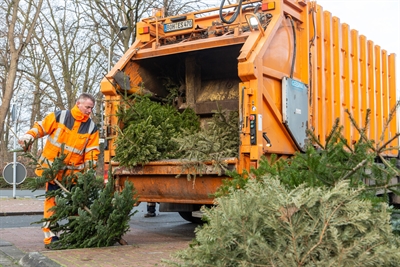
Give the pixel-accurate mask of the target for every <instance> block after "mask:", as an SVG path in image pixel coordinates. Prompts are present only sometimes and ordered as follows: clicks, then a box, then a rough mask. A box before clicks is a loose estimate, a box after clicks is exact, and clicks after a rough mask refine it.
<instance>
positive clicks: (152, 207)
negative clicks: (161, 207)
mask: <svg viewBox="0 0 400 267" xmlns="http://www.w3.org/2000/svg"><path fill="white" fill-rule="evenodd" d="M144 217H146V218H148V217H156V202H147V213H146V214H145V215H144Z"/></svg>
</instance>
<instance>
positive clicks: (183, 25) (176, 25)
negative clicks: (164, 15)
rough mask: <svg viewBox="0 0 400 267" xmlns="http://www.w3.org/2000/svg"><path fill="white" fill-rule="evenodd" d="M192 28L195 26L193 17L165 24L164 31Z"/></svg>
mask: <svg viewBox="0 0 400 267" xmlns="http://www.w3.org/2000/svg"><path fill="white" fill-rule="evenodd" d="M190 28H193V20H192V19H188V20H184V21H178V22H172V23H167V24H164V32H173V31H179V30H183V29H190Z"/></svg>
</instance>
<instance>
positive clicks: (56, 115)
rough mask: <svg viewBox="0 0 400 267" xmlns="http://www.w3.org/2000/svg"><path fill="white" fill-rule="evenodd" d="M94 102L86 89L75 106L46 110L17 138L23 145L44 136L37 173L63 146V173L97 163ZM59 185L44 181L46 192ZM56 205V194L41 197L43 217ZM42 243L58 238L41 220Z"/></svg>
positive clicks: (51, 161) (79, 169)
mask: <svg viewBox="0 0 400 267" xmlns="http://www.w3.org/2000/svg"><path fill="white" fill-rule="evenodd" d="M94 104H95V98H94V97H93V96H92V95H91V94H88V93H82V94H81V95H80V96H79V97H78V99H77V100H76V104H75V106H74V107H73V108H72V109H71V110H62V111H56V112H53V113H50V114H48V115H47V116H46V117H45V118H44V119H43V120H42V121H41V122H35V123H34V125H33V127H32V128H31V129H30V130H28V131H27V132H26V133H25V134H24V135H23V136H21V137H20V138H19V140H18V143H19V144H20V145H21V146H22V147H23V148H24V149H29V147H25V146H26V145H29V144H31V143H32V142H33V140H35V139H37V138H42V137H44V136H47V141H46V145H45V147H44V149H43V153H42V154H41V156H40V158H39V162H40V164H41V165H40V166H38V167H37V168H36V170H35V173H36V175H38V176H41V175H42V172H43V168H46V167H49V165H48V164H50V165H51V164H52V163H53V161H54V159H55V158H56V157H58V156H59V155H60V153H61V149H62V146H63V147H64V154H66V155H67V156H66V158H65V160H64V162H65V164H66V173H65V174H64V175H70V174H73V173H76V172H79V171H83V170H84V169H85V168H87V167H89V166H91V167H94V166H96V161H97V158H98V155H99V153H100V150H99V131H98V129H97V126H96V124H95V123H94V122H93V121H92V120H91V119H90V113H91V112H92V110H93V108H94ZM62 172H63V171H60V172H59V173H58V174H57V176H56V179H57V180H59V181H61V180H62V176H63V173H62ZM57 189H59V186H58V185H57V184H55V183H54V182H47V183H46V193H47V192H48V191H52V190H57ZM55 205H56V203H55V198H54V197H52V198H46V199H45V201H44V214H43V217H44V218H49V217H51V216H52V215H53V213H54V212H53V211H49V209H51V208H52V207H54V206H55ZM42 230H43V233H44V236H45V238H44V244H45V247H46V248H50V244H51V243H52V242H55V241H57V240H59V239H58V237H57V236H56V234H54V233H53V232H52V231H51V229H50V221H48V222H45V223H44V224H43V228H42Z"/></svg>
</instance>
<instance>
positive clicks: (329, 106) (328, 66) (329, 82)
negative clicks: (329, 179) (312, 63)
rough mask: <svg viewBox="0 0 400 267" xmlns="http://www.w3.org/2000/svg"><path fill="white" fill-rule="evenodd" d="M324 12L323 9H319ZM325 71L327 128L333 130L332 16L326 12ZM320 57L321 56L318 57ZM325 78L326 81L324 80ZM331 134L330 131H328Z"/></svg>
mask: <svg viewBox="0 0 400 267" xmlns="http://www.w3.org/2000/svg"><path fill="white" fill-rule="evenodd" d="M319 10H321V11H322V8H319ZM324 43H325V45H324V49H325V58H324V61H325V62H324V63H325V66H324V69H325V75H324V76H322V77H321V79H323V80H324V82H325V86H324V90H325V108H326V126H327V127H328V128H327V129H331V128H332V125H333V123H334V121H335V118H334V117H335V114H334V86H333V61H334V58H333V41H332V16H331V13H329V12H326V11H325V12H324ZM318 56H319V55H318ZM324 78H325V79H324ZM326 133H327V134H328V133H329V130H328V131H326ZM325 138H326V136H323V139H322V140H321V142H323V143H325Z"/></svg>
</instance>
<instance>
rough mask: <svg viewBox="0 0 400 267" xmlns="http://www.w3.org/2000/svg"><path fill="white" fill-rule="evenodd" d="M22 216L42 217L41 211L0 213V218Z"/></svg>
mask: <svg viewBox="0 0 400 267" xmlns="http://www.w3.org/2000/svg"><path fill="white" fill-rule="evenodd" d="M22 215H43V211H15V212H14V211H13V212H0V217H2V216H22Z"/></svg>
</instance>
